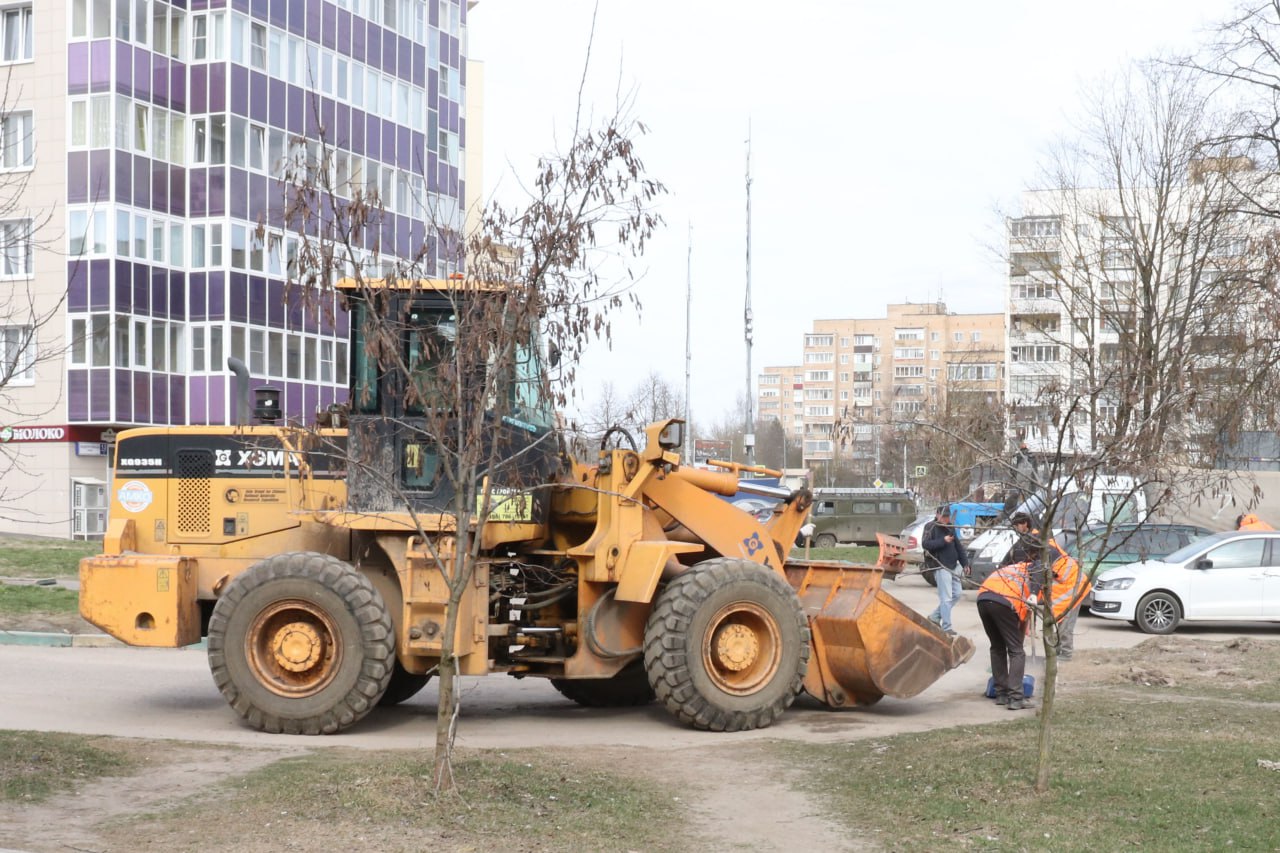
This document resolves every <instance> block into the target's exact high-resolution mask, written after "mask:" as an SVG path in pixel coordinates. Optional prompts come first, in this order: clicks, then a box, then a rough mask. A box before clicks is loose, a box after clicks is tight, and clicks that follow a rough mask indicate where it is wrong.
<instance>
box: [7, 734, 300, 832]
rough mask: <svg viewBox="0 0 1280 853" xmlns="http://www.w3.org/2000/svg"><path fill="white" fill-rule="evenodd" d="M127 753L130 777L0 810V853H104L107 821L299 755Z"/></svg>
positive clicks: (156, 745) (147, 747)
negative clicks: (8, 850)
mask: <svg viewBox="0 0 1280 853" xmlns="http://www.w3.org/2000/svg"><path fill="white" fill-rule="evenodd" d="M129 751H130V752H132V753H133V757H134V759H135V760H137V761H138V762H139V764H140V765H142V766H141V767H140V768H139V771H138V772H137V773H135V774H133V775H130V776H122V777H104V778H101V779H97V780H95V781H93V782H90V783H88V784H85V785H81V786H78V787H77V788H76V790H75V791H73V792H71V793H67V794H60V795H58V796H56V797H52V798H50V799H48V800H46V801H44V802H42V803H39V804H33V805H16V806H15V805H4V806H0V847H4V846H9V847H14V848H16V849H19V850H22V851H24V853H28V851H29V853H67V851H68V850H73V851H74V850H80V851H103V850H107V849H109V848H108V847H107V846H106V843H105V842H104V840H103V838H102V836H101V835H100V828H101V827H102V826H104V825H105V824H107V823H109V822H110V821H111V820H112V819H114V818H120V817H125V816H128V815H134V814H138V813H145V812H149V811H154V810H156V809H159V808H162V807H164V806H165V805H167V804H173V803H177V802H179V801H181V800H183V799H185V798H186V797H189V796H192V795H194V794H199V793H202V792H205V791H208V789H209V788H210V787H211V786H212V785H214V784H216V783H217V782H219V781H221V780H223V779H226V778H229V777H232V776H237V775H239V774H242V773H247V772H249V771H251V770H256V769H257V768H259V767H262V766H264V765H267V764H271V763H272V762H274V761H278V760H280V759H281V758H284V757H286V756H289V755H298V754H301V753H302V752H304V751H305V750H301V749H293V750H290V749H268V750H263V749H255V750H248V749H241V748H234V747H233V748H228V747H218V746H190V745H185V744H174V743H170V742H146V741H143V742H137V743H135V744H133V745H131V747H130V750H129ZM192 831H193V832H194V831H196V829H193V830H192ZM175 841H176V843H175V844H174V845H173V846H171V847H170V848H169V849H174V850H176V849H181V847H183V846H184V845H183V844H182V842H181V840H175Z"/></svg>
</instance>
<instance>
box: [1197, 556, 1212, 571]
mask: <svg viewBox="0 0 1280 853" xmlns="http://www.w3.org/2000/svg"><path fill="white" fill-rule="evenodd" d="M1195 567H1196V568H1197V569H1212V568H1213V560H1210V559H1209V558H1208V557H1201V558H1200V559H1199V560H1196V566H1195Z"/></svg>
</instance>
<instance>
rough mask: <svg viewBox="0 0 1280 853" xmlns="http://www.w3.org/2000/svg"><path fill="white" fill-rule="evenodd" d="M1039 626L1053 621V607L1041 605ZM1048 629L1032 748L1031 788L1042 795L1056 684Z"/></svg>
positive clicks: (1055, 653)
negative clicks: (1036, 733)
mask: <svg viewBox="0 0 1280 853" xmlns="http://www.w3.org/2000/svg"><path fill="white" fill-rule="evenodd" d="M1040 615H1041V618H1042V619H1043V620H1046V621H1042V622H1041V624H1042V625H1046V626H1048V625H1052V624H1053V608H1052V607H1049V606H1046V605H1041V614H1040ZM1054 630H1055V629H1054V628H1048V629H1046V630H1044V631H1042V632H1041V640H1042V645H1043V646H1044V684H1042V685H1041V699H1040V739H1039V744H1038V748H1037V750H1036V783H1035V791H1036V793H1037V794H1043V793H1044V792H1045V791H1047V790H1049V773H1050V771H1051V770H1052V766H1051V762H1050V758H1051V757H1052V755H1053V702H1054V699H1055V697H1056V696H1057V692H1058V690H1057V687H1058V643H1057V637H1056V633H1055V635H1054V636H1053V637H1052V638H1051V637H1050V634H1049V632H1050V631H1054Z"/></svg>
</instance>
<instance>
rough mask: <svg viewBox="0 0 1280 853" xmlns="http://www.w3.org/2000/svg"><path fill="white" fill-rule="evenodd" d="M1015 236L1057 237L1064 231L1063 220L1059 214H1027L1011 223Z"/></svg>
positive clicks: (1010, 229) (1010, 227)
mask: <svg viewBox="0 0 1280 853" xmlns="http://www.w3.org/2000/svg"><path fill="white" fill-rule="evenodd" d="M1009 232H1010V233H1011V234H1012V235H1013V236H1014V237H1057V236H1058V235H1059V234H1060V233H1061V232H1062V220H1061V219H1059V218H1058V217H1057V216H1027V217H1023V218H1022V219H1014V220H1013V221H1011V222H1010V223H1009Z"/></svg>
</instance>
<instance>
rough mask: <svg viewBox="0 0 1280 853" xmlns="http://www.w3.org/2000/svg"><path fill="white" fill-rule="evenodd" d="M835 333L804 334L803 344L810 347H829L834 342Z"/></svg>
mask: <svg viewBox="0 0 1280 853" xmlns="http://www.w3.org/2000/svg"><path fill="white" fill-rule="evenodd" d="M835 340H836V338H835V335H805V336H804V345H805V347H806V348H810V347H829V346H833V345H834V344H835Z"/></svg>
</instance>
